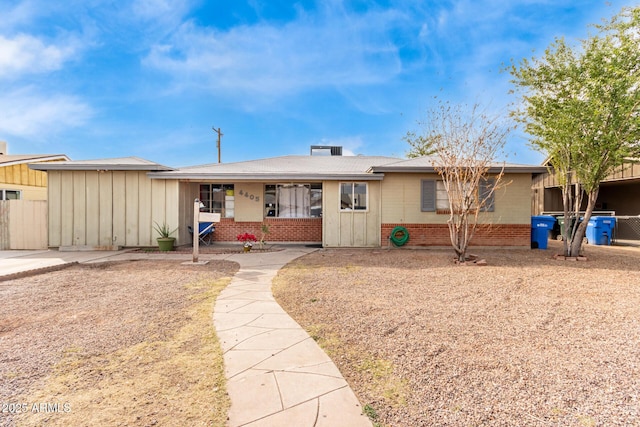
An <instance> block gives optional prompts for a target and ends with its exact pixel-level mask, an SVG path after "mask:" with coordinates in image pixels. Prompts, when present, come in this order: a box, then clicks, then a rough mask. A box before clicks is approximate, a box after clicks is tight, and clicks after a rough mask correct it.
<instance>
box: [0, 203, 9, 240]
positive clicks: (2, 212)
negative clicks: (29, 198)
mask: <svg viewBox="0 0 640 427" xmlns="http://www.w3.org/2000/svg"><path fill="white" fill-rule="evenodd" d="M8 202H9V201H8V200H0V251H4V250H7V249H9V203H8Z"/></svg>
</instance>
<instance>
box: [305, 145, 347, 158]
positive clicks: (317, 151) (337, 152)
mask: <svg viewBox="0 0 640 427" xmlns="http://www.w3.org/2000/svg"><path fill="white" fill-rule="evenodd" d="M311 155H312V156H342V147H340V146H337V145H312V146H311Z"/></svg>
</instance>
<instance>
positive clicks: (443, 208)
mask: <svg viewBox="0 0 640 427" xmlns="http://www.w3.org/2000/svg"><path fill="white" fill-rule="evenodd" d="M494 186H495V179H492V178H488V179H484V180H481V181H480V184H479V187H478V195H479V199H480V200H485V203H484V206H482V208H481V209H480V210H481V211H486V212H493V211H494V209H495V198H494V194H493V192H492V191H493V187H494ZM420 206H421V210H422V212H438V213H450V210H449V195H448V194H447V190H445V188H444V182H443V181H436V180H435V179H424V180H422V183H421V200H420Z"/></svg>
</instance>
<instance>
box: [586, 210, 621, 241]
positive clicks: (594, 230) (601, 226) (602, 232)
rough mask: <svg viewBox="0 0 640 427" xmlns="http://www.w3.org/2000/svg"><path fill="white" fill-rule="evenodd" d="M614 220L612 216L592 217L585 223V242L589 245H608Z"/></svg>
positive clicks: (614, 224)
mask: <svg viewBox="0 0 640 427" xmlns="http://www.w3.org/2000/svg"><path fill="white" fill-rule="evenodd" d="M615 227H616V219H615V218H614V217H612V216H593V217H591V219H590V220H589V222H588V223H587V232H586V237H587V242H589V244H591V245H610V244H611V241H612V240H613V230H614V229H615Z"/></svg>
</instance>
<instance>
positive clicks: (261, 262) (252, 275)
mask: <svg viewBox="0 0 640 427" xmlns="http://www.w3.org/2000/svg"><path fill="white" fill-rule="evenodd" d="M311 251H312V249H308V248H296V249H292V248H289V249H286V250H283V251H279V252H267V253H250V254H238V255H234V256H230V257H227V258H226V259H229V260H231V261H236V262H238V263H239V264H240V271H239V272H238V273H237V274H236V275H235V277H234V278H233V280H232V281H231V283H230V284H229V285H228V286H227V287H226V288H225V289H224V290H223V291H222V293H221V294H220V296H219V297H218V299H217V301H216V306H215V310H214V315H213V318H214V324H215V327H216V330H217V332H218V337H219V339H220V344H221V346H222V350H223V352H224V363H225V373H226V375H227V378H228V382H227V390H228V392H229V396H230V398H231V410H230V411H229V423H228V425H229V427H239V426H251V427H257V426H265V427H267V426H269V427H277V426H283V427H285V426H286V427H289V426H296V427H324V426H327V427H329V426H331V427H339V426H345V427H358V426H368V427H371V422H370V421H369V419H368V418H367V417H366V416H365V415H363V414H362V407H361V406H360V403H359V402H358V399H357V398H356V396H355V395H354V394H353V391H352V390H351V388H350V387H349V385H348V384H347V382H346V381H345V379H344V378H343V377H342V375H341V374H340V371H338V369H337V368H336V366H335V365H334V364H333V362H332V361H331V359H329V357H328V356H327V355H326V354H325V353H324V351H322V350H321V349H320V347H318V345H317V344H316V342H315V341H314V340H313V339H312V338H311V337H310V336H309V335H308V334H307V333H306V332H305V331H304V330H303V329H302V328H301V327H300V325H298V324H297V323H296V322H295V321H294V320H293V319H292V318H291V317H289V315H288V314H287V313H285V312H284V310H283V309H282V308H281V307H280V306H279V305H278V303H276V302H275V300H274V298H273V295H272V293H271V280H272V279H273V277H274V276H275V275H276V273H277V271H278V270H279V269H280V268H281V267H282V266H284V265H285V264H286V263H288V262H290V261H291V260H293V259H295V258H297V257H299V256H301V255H304V254H305V253H308V252H311Z"/></svg>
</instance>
